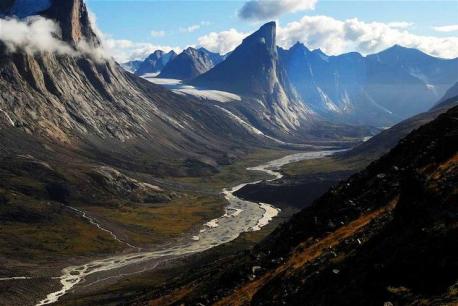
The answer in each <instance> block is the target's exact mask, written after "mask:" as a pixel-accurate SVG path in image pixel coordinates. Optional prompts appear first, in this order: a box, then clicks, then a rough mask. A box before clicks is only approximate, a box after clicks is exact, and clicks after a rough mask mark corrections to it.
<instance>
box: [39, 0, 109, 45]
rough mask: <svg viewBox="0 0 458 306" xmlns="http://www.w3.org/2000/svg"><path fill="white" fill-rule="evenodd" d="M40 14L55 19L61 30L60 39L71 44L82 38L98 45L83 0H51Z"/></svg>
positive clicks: (90, 43)
mask: <svg viewBox="0 0 458 306" xmlns="http://www.w3.org/2000/svg"><path fill="white" fill-rule="evenodd" d="M40 1H44V0H40ZM41 15H43V16H44V17H47V18H50V19H53V20H54V21H56V22H57V23H58V24H59V26H60V28H61V30H62V39H63V40H65V41H67V42H69V43H71V44H72V45H77V44H78V43H79V42H81V41H82V40H84V41H86V42H87V43H88V44H89V46H92V47H97V46H99V45H100V41H99V39H98V38H97V36H96V34H95V33H94V31H93V30H92V25H91V21H90V19H89V13H88V10H87V7H86V5H85V4H84V1H83V0H60V1H58V0H52V1H51V6H50V7H49V8H48V9H47V10H46V11H44V12H42V13H41Z"/></svg>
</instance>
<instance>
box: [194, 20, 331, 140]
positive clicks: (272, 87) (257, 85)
mask: <svg viewBox="0 0 458 306" xmlns="http://www.w3.org/2000/svg"><path fill="white" fill-rule="evenodd" d="M190 83H191V84H193V85H196V86H200V87H204V88H209V89H219V90H224V91H229V92H233V93H237V94H240V95H242V96H244V97H247V101H244V103H243V104H244V106H243V107H244V108H249V109H250V111H251V112H252V111H253V110H255V112H257V113H258V114H256V115H255V116H254V117H261V118H259V119H261V120H259V119H257V120H259V121H272V123H273V124H275V125H277V126H278V127H279V128H280V129H281V130H283V132H287V133H290V134H292V132H291V131H293V130H296V131H298V130H300V129H301V128H305V127H310V126H311V124H312V121H313V119H316V117H314V116H313V115H311V114H310V112H308V109H307V108H306V107H305V106H304V104H301V103H299V102H298V101H297V99H296V96H295V94H294V93H293V91H292V90H291V88H290V87H289V82H288V81H287V78H286V75H285V72H284V70H283V69H282V67H281V65H280V63H279V58H278V53H277V47H276V24H275V22H270V23H267V24H265V25H263V26H262V27H261V28H260V29H259V30H258V31H256V32H255V33H253V34H252V35H250V36H248V37H247V38H245V39H244V40H243V42H242V44H241V45H240V46H238V47H237V48H236V49H235V50H234V51H233V52H231V54H230V55H229V56H228V57H227V58H226V59H225V60H224V61H223V62H221V63H220V64H219V65H217V66H216V67H214V68H213V69H211V70H210V71H208V72H206V73H204V74H202V75H201V76H199V77H197V78H195V79H194V80H192V81H190ZM249 99H251V100H249ZM260 104H261V105H260ZM245 113H247V111H245ZM252 116H253V115H252ZM328 126H329V125H328Z"/></svg>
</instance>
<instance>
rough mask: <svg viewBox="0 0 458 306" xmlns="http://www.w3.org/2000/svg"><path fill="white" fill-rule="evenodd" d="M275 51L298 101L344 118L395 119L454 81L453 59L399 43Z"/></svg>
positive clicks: (419, 108)
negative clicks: (348, 49)
mask: <svg viewBox="0 0 458 306" xmlns="http://www.w3.org/2000/svg"><path fill="white" fill-rule="evenodd" d="M279 54H280V58H281V62H282V65H283V67H284V68H285V70H286V72H287V76H288V79H289V80H290V82H291V84H292V86H293V87H294V89H295V91H296V93H297V94H298V95H299V96H300V98H301V100H302V101H303V103H305V104H306V105H308V106H309V107H310V108H311V109H312V110H314V111H315V112H317V113H318V114H320V115H322V116H323V117H325V118H328V119H332V120H338V121H342V122H347V123H357V124H371V125H390V124H392V123H395V122H398V121H400V120H402V119H404V118H407V117H409V116H412V115H415V114H417V113H420V112H423V111H426V110H428V109H429V108H431V106H432V105H433V104H434V103H435V101H437V100H439V99H440V98H441V97H442V96H443V95H444V93H445V91H446V90H447V89H448V88H449V87H450V86H451V85H452V84H453V83H454V82H456V81H457V80H458V59H454V60H446V59H440V58H436V57H432V56H429V55H427V54H425V53H423V52H421V51H419V50H416V49H409V48H404V47H400V46H394V47H392V48H389V49H387V50H384V51H382V52H380V53H378V54H374V55H369V56H367V57H363V56H362V55H360V54H359V53H354V52H353V53H347V54H342V55H339V56H327V55H326V54H324V53H323V52H322V51H321V50H314V51H310V50H309V49H307V48H306V47H305V46H304V45H303V44H301V43H297V44H295V45H294V46H293V47H291V48H290V49H289V50H283V49H279Z"/></svg>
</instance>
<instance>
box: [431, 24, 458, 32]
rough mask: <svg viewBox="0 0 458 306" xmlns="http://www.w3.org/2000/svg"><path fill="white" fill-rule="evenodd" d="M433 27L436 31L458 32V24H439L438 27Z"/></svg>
mask: <svg viewBox="0 0 458 306" xmlns="http://www.w3.org/2000/svg"><path fill="white" fill-rule="evenodd" d="M433 29H434V31H437V32H443V33H448V32H458V24H450V25H445V26H437V27H433Z"/></svg>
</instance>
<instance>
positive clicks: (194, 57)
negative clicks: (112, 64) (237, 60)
mask: <svg viewBox="0 0 458 306" xmlns="http://www.w3.org/2000/svg"><path fill="white" fill-rule="evenodd" d="M224 59H225V56H224V55H221V54H219V53H214V52H210V51H208V50H207V49H205V48H199V49H195V48H192V47H189V48H187V49H186V50H184V51H183V52H181V53H180V54H176V53H175V52H174V51H170V52H167V53H166V52H164V51H161V50H156V51H154V52H153V53H151V54H150V55H149V56H148V57H147V58H146V59H144V60H133V61H129V62H126V63H123V64H121V66H122V67H123V68H124V69H126V70H127V71H129V72H132V73H134V74H136V75H138V76H143V75H147V74H150V75H151V74H153V75H159V74H160V76H159V77H161V78H167V79H178V80H190V79H192V78H195V77H197V76H199V75H201V74H202V73H204V72H207V71H208V70H210V69H211V68H213V67H214V66H216V65H217V64H219V63H220V62H222V61H223V60H224Z"/></svg>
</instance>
